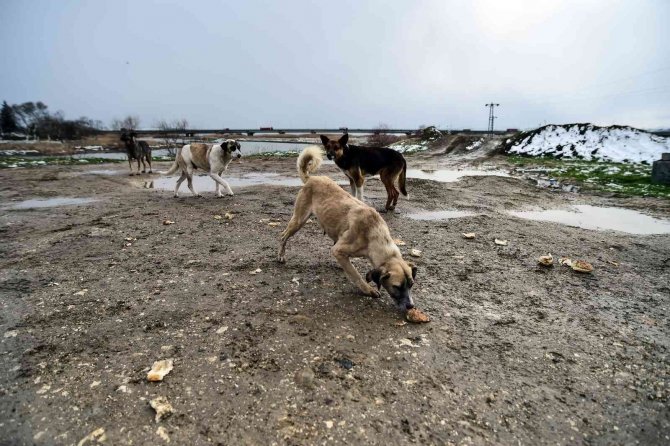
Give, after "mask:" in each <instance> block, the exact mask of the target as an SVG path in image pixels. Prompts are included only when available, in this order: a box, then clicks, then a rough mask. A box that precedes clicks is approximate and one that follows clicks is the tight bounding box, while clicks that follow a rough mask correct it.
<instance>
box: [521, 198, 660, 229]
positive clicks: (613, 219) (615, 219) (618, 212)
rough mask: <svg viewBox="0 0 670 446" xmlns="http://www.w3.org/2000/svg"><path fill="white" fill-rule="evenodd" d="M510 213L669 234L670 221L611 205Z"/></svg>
mask: <svg viewBox="0 0 670 446" xmlns="http://www.w3.org/2000/svg"><path fill="white" fill-rule="evenodd" d="M508 213H509V214H510V215H513V216H515V217H520V218H525V219H529V220H539V221H551V222H555V223H562V224H565V225H568V226H576V227H579V228H583V229H594V230H599V231H603V230H612V231H621V232H627V233H629V234H640V235H648V234H670V221H667V220H660V219H658V218H654V217H650V216H648V215H645V214H642V213H640V212H637V211H634V210H631V209H624V208H612V207H596V206H590V205H585V204H584V205H576V206H572V207H571V208H570V209H567V210H565V209H551V210H546V211H510V212H508Z"/></svg>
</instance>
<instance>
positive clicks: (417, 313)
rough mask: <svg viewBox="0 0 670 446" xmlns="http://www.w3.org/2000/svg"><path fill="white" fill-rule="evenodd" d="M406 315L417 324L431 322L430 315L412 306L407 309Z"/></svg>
mask: <svg viewBox="0 0 670 446" xmlns="http://www.w3.org/2000/svg"><path fill="white" fill-rule="evenodd" d="M406 317H407V320H408V321H410V322H414V323H415V324H421V323H426V322H430V316H428V315H427V314H426V313H424V312H423V311H421V310H419V309H418V308H412V309H411V310H409V311H407V314H406Z"/></svg>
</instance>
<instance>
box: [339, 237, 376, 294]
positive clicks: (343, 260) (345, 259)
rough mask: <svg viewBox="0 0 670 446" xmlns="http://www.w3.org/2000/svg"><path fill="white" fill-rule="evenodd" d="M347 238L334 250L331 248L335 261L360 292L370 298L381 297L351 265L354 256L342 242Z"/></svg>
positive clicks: (340, 241)
mask: <svg viewBox="0 0 670 446" xmlns="http://www.w3.org/2000/svg"><path fill="white" fill-rule="evenodd" d="M345 238H346V237H343V238H341V239H340V240H339V241H338V242H337V243H335V245H334V246H333V247H332V248H330V251H331V252H332V253H333V256H335V259H336V260H337V263H339V264H340V266H341V267H342V269H343V270H344V273H345V274H346V275H347V277H348V278H349V280H351V282H352V283H353V284H354V285H356V286H357V287H358V289H359V290H361V291H362V292H363V293H365V294H367V295H368V296H372V297H380V296H381V294H380V293H379V291H378V290H375V289H374V288H373V287H371V286H370V285H369V284H368V283H367V282H366V281H365V280H364V279H363V277H361V275H360V273H359V272H358V271H357V270H356V268H354V265H352V264H351V260H350V257H351V256H352V253H351V250H350V249H349V245H347V244H346V243H343V242H342V240H344V239H345Z"/></svg>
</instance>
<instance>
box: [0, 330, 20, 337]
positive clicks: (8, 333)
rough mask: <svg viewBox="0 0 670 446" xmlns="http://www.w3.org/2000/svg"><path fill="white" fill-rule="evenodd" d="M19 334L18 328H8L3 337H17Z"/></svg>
mask: <svg viewBox="0 0 670 446" xmlns="http://www.w3.org/2000/svg"><path fill="white" fill-rule="evenodd" d="M17 334H19V332H18V330H8V331H6V332H5V334H4V335H2V337H4V338H15V337H16V335H17Z"/></svg>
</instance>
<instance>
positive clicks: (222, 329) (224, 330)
mask: <svg viewBox="0 0 670 446" xmlns="http://www.w3.org/2000/svg"><path fill="white" fill-rule="evenodd" d="M227 330H228V326H227V325H224V326H223V327H220V328H218V329H217V330H216V334H223V333H225V332H226V331H227Z"/></svg>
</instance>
